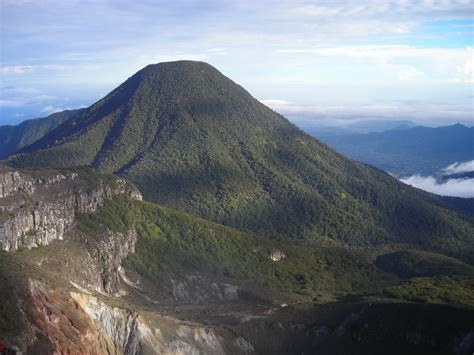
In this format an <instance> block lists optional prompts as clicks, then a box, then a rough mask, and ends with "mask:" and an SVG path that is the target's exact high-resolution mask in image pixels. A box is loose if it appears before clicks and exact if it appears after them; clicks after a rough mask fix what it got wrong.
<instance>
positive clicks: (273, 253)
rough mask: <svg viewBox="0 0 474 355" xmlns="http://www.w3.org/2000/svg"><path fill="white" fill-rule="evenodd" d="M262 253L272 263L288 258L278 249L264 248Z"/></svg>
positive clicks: (261, 250)
mask: <svg viewBox="0 0 474 355" xmlns="http://www.w3.org/2000/svg"><path fill="white" fill-rule="evenodd" d="M260 252H261V253H262V254H263V255H264V256H266V257H268V258H270V259H271V260H272V261H280V260H282V259H284V258H286V254H285V253H284V252H283V251H281V250H280V249H277V248H262V249H260Z"/></svg>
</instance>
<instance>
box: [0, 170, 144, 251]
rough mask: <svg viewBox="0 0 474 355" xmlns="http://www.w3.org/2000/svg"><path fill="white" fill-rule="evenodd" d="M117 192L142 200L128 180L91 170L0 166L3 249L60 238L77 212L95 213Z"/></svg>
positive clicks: (23, 246)
mask: <svg viewBox="0 0 474 355" xmlns="http://www.w3.org/2000/svg"><path fill="white" fill-rule="evenodd" d="M118 194H126V195H128V196H129V197H131V198H133V199H138V200H141V199H142V197H141V194H140V192H138V190H137V189H136V188H134V187H133V186H132V185H131V184H129V183H128V182H127V181H125V180H122V179H119V178H117V177H114V176H110V175H101V174H97V173H95V172H93V171H91V170H89V169H87V168H84V169H74V170H71V171H65V170H57V171H54V170H21V171H18V170H14V169H11V168H9V167H7V166H4V165H0V250H6V251H9V250H16V249H18V248H32V247H37V246H39V245H48V244H49V243H51V242H52V241H54V240H62V239H63V238H64V236H65V235H66V233H67V231H68V230H70V229H71V228H72V227H73V225H74V220H75V219H74V217H75V214H76V213H92V212H95V211H96V210H97V208H98V207H99V206H101V205H102V204H103V203H104V201H106V200H108V199H110V198H112V197H113V196H115V195H118Z"/></svg>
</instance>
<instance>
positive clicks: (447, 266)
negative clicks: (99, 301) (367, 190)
mask: <svg viewBox="0 0 474 355" xmlns="http://www.w3.org/2000/svg"><path fill="white" fill-rule="evenodd" d="M80 220H81V223H82V227H81V228H83V229H84V231H87V232H88V233H89V234H93V233H94V231H96V230H97V229H98V228H103V226H106V227H107V228H109V229H112V230H116V231H124V230H126V229H128V228H130V227H131V226H132V225H134V226H135V227H136V228H137V230H138V232H139V235H140V237H139V240H138V244H137V247H136V253H135V254H132V255H130V256H129V257H128V258H127V259H126V260H125V263H124V266H125V267H127V268H128V269H131V270H134V271H137V272H138V273H139V274H140V275H142V276H143V277H145V278H146V279H148V280H150V281H152V282H153V283H158V284H159V281H160V279H162V278H166V277H169V276H170V275H172V274H186V273H189V272H194V271H199V272H202V273H209V274H213V275H218V276H223V277H227V278H233V279H237V280H242V281H249V282H252V283H255V284H259V285H262V286H266V287H269V288H273V289H275V290H278V291H280V292H284V293H287V294H289V295H291V294H293V295H299V296H302V297H303V298H306V299H307V300H310V299H311V298H313V297H314V296H317V298H316V299H319V300H322V301H324V300H327V299H328V297H329V299H330V298H332V297H340V296H343V295H346V294H359V295H366V296H371V297H382V298H387V297H388V298H390V299H392V300H395V301H400V300H403V301H423V302H434V303H453V304H463V305H471V306H474V303H473V297H474V284H472V281H469V280H472V275H474V269H473V268H472V267H471V266H469V265H467V264H464V263H462V262H460V261H458V260H456V259H452V258H448V257H445V256H442V255H438V254H434V253H428V252H422V251H414V250H408V251H403V252H395V253H389V254H387V255H382V256H379V257H378V259H377V261H376V262H375V263H374V262H373V257H372V256H373V255H374V254H376V253H383V252H382V251H377V250H374V252H373V253H371V252H368V251H364V252H362V251H360V250H358V249H355V248H340V247H324V246H295V245H291V244H287V243H280V242H276V241H273V240H271V239H268V238H264V237H261V236H257V235H254V234H248V233H242V232H239V231H236V230H234V229H231V228H228V227H224V226H221V225H217V224H214V223H211V222H208V221H205V220H202V219H199V218H196V217H193V216H191V215H188V214H184V213H181V212H178V211H174V210H170V209H168V208H165V207H161V206H158V205H154V204H151V203H148V202H138V201H135V202H132V201H130V200H128V199H127V198H123V197H117V198H114V200H112V201H110V202H107V203H106V204H105V205H104V207H103V208H101V209H100V210H99V212H98V213H97V214H96V215H88V216H82V217H81V219H80ZM267 248H277V249H279V250H281V251H283V252H284V253H285V254H286V258H284V259H283V260H281V261H279V262H274V261H272V260H270V259H269V258H268V257H267V256H265V255H264V253H262V250H265V249H267ZM398 254H401V255H403V257H400V256H397V255H398ZM384 259H385V260H384ZM386 259H388V260H389V261H390V262H388V261H387V260H386ZM381 260H382V261H384V262H381ZM420 265H422V266H423V267H420ZM400 270H402V271H400ZM400 275H401V277H403V278H404V279H409V280H408V281H400V279H399V276H400ZM443 275H449V276H443ZM443 280H444V282H446V287H445V288H443V284H442V282H443ZM429 290H432V291H433V295H432V296H431V297H426V295H427V293H429V292H430V291H429ZM377 295H378V296H377Z"/></svg>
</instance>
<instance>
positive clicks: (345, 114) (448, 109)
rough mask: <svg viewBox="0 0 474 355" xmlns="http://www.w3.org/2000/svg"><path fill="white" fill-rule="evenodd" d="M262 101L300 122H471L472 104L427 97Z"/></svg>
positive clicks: (329, 124)
mask: <svg viewBox="0 0 474 355" xmlns="http://www.w3.org/2000/svg"><path fill="white" fill-rule="evenodd" d="M260 101H261V102H262V103H263V104H265V105H267V106H269V107H271V108H272V109H274V110H275V111H277V112H279V113H281V114H282V115H284V116H286V117H288V118H289V119H291V120H292V121H293V122H295V123H297V124H300V125H303V126H311V125H328V126H338V125H344V124H345V123H350V122H351V121H355V120H359V119H379V120H393V119H398V120H399V119H408V120H412V121H416V122H420V123H421V124H428V125H429V124H432V123H438V122H439V123H441V124H453V123H456V122H462V123H464V124H467V125H472V124H474V121H473V118H472V107H471V105H470V104H468V105H465V106H463V105H459V104H443V103H434V102H426V101H416V100H412V101H406V100H400V101H385V102H383V101H380V102H373V103H372V104H364V105H339V106H336V105H302V104H298V103H295V102H290V101H286V100H276V99H268V100H260Z"/></svg>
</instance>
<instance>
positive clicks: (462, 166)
mask: <svg viewBox="0 0 474 355" xmlns="http://www.w3.org/2000/svg"><path fill="white" fill-rule="evenodd" d="M471 171H474V160H470V161H466V162H460V163H454V164H451V165H449V166H447V167H446V168H444V169H443V170H442V171H441V172H442V173H444V174H446V175H451V174H458V173H468V172H471Z"/></svg>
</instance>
